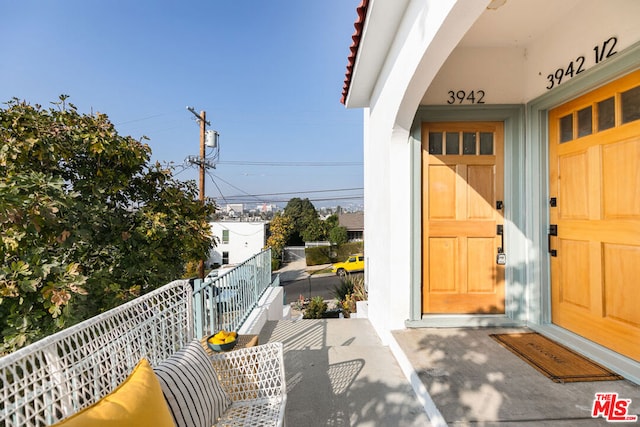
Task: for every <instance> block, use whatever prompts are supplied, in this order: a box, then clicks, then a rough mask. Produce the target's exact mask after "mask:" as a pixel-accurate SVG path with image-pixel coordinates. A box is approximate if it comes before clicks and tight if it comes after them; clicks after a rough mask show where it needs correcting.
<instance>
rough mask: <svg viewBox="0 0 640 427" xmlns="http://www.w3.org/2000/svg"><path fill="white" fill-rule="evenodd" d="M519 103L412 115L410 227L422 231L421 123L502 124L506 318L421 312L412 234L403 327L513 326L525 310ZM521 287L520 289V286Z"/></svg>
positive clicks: (416, 237) (418, 241)
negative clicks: (406, 316) (408, 300)
mask: <svg viewBox="0 0 640 427" xmlns="http://www.w3.org/2000/svg"><path fill="white" fill-rule="evenodd" d="M524 113H525V106H524V105H484V106H482V107H480V108H478V107H469V106H444V107H443V106H421V107H419V109H418V111H417V112H416V116H415V118H414V121H413V124H412V127H411V136H410V138H409V143H410V144H411V167H410V174H411V185H412V188H411V194H412V197H411V203H412V206H411V225H412V229H413V230H422V223H421V219H422V216H421V215H422V173H421V167H422V163H421V159H422V142H421V138H422V137H421V132H422V123H423V122H456V121H459V122H473V121H482V122H503V123H504V165H503V167H504V206H505V208H504V211H503V216H504V238H505V248H507V250H506V252H507V265H506V268H505V279H504V286H505V314H425V315H423V314H422V297H421V292H422V232H415V233H413V234H412V236H411V258H412V262H411V265H412V271H411V318H410V319H408V320H407V321H406V322H405V323H406V326H407V327H428V326H431V327H462V326H517V325H521V324H522V319H523V318H524V313H525V312H526V307H525V301H526V300H525V298H524V294H523V293H522V292H521V288H523V286H524V283H523V280H524V265H525V264H524V256H525V252H526V251H525V248H526V244H525V241H524V240H525V239H524V233H522V232H521V231H519V229H520V228H521V227H523V226H524V218H525V215H524V214H525V212H524V211H523V207H524V202H525V199H524V194H525V193H524V180H523V179H520V178H518V176H517V175H518V174H517V171H523V170H524V149H525V146H524V136H525V129H524V123H525V120H524ZM521 285H522V286H521Z"/></svg>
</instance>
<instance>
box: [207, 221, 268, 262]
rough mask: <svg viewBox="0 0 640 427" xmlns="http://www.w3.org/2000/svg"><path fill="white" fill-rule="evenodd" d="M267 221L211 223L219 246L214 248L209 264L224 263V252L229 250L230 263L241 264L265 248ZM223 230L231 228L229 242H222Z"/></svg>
mask: <svg viewBox="0 0 640 427" xmlns="http://www.w3.org/2000/svg"><path fill="white" fill-rule="evenodd" d="M267 224H268V223H267V222H264V221H262V222H235V221H221V222H212V223H211V232H212V233H213V235H214V236H215V238H216V241H217V242H218V243H217V246H216V247H215V248H213V250H212V251H211V254H210V256H209V259H208V260H207V263H208V264H213V263H218V264H222V253H223V252H229V264H239V263H241V262H243V261H245V260H247V259H248V258H251V257H252V256H253V255H255V254H257V253H259V252H260V251H262V250H263V249H264V246H265V243H266V226H267ZM222 230H229V243H222Z"/></svg>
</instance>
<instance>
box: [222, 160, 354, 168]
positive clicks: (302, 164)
mask: <svg viewBox="0 0 640 427" xmlns="http://www.w3.org/2000/svg"><path fill="white" fill-rule="evenodd" d="M218 164H220V165H229V166H286V167H337V166H362V165H363V163H362V162H253V161H245V160H226V161H219V162H218Z"/></svg>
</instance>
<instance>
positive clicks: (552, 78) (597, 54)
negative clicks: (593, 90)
mask: <svg viewBox="0 0 640 427" xmlns="http://www.w3.org/2000/svg"><path fill="white" fill-rule="evenodd" d="M617 43H618V38H617V37H610V38H609V39H607V40H605V41H604V42H602V43H601V44H599V45H597V46H595V47H594V48H593V52H594V63H595V64H597V63H599V62H600V61H603V60H605V59H607V58H609V57H610V56H613V55H615V54H616V53H617V51H616V44H617ZM586 62H587V59H586V57H585V56H584V55H580V56H578V57H577V58H576V59H574V60H573V61H571V62H569V64H568V65H567V67H566V68H564V67H561V68H558V69H557V70H556V71H554V72H553V73H551V74H549V75H547V80H548V81H549V84H548V85H547V89H553V88H554V87H556V86H557V85H559V84H560V83H562V80H568V79H570V78H571V77H573V76H577V75H578V74H580V73H581V72H583V71H584V70H586V69H587V65H586Z"/></svg>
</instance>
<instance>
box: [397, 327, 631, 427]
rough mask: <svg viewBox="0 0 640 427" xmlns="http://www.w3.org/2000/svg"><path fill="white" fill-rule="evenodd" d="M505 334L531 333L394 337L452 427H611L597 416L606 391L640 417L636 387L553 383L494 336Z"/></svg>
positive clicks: (430, 332)
mask: <svg viewBox="0 0 640 427" xmlns="http://www.w3.org/2000/svg"><path fill="white" fill-rule="evenodd" d="M505 332H530V330H528V329H526V328H479V329H470V328H464V329H455V328H444V329H441V328H421V329H405V330H401V331H395V332H393V336H394V338H395V340H396V342H397V344H398V347H399V350H400V351H401V354H400V357H399V360H401V359H402V358H403V357H406V359H407V360H408V362H409V364H410V365H411V366H412V367H413V369H414V370H415V373H416V374H417V377H418V378H419V381H420V382H421V383H422V384H423V385H424V389H423V391H426V392H427V393H428V396H427V397H426V398H427V399H431V401H432V402H433V404H434V405H435V407H436V408H437V412H436V413H435V415H436V416H437V415H441V417H442V419H443V420H444V421H445V422H446V423H447V424H448V425H450V426H496V425H498V426H501V427H502V426H534V425H535V426H591V425H607V424H608V423H607V421H606V420H605V419H604V418H598V419H593V418H592V417H591V411H592V407H593V401H594V397H595V393H600V392H616V393H618V396H619V398H620V399H631V405H630V407H629V414H636V415H637V414H640V387H639V386H638V385H635V384H633V383H631V382H629V381H626V380H620V381H595V382H580V383H566V384H558V383H554V382H553V381H551V380H550V379H548V378H547V377H545V376H544V375H542V374H541V373H539V372H538V371H537V370H535V369H534V368H532V367H531V366H530V365H529V364H528V363H526V362H525V361H523V360H522V359H520V358H519V357H517V356H515V355H514V354H513V353H511V352H510V351H509V350H507V349H505V348H504V347H502V346H501V345H500V344H498V343H497V342H496V341H494V340H493V339H492V338H491V337H490V336H489V334H493V333H505ZM432 416H433V413H432ZM639 420H640V417H639ZM616 424H618V425H619V424H621V423H616ZM622 424H623V425H624V424H625V423H622Z"/></svg>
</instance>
